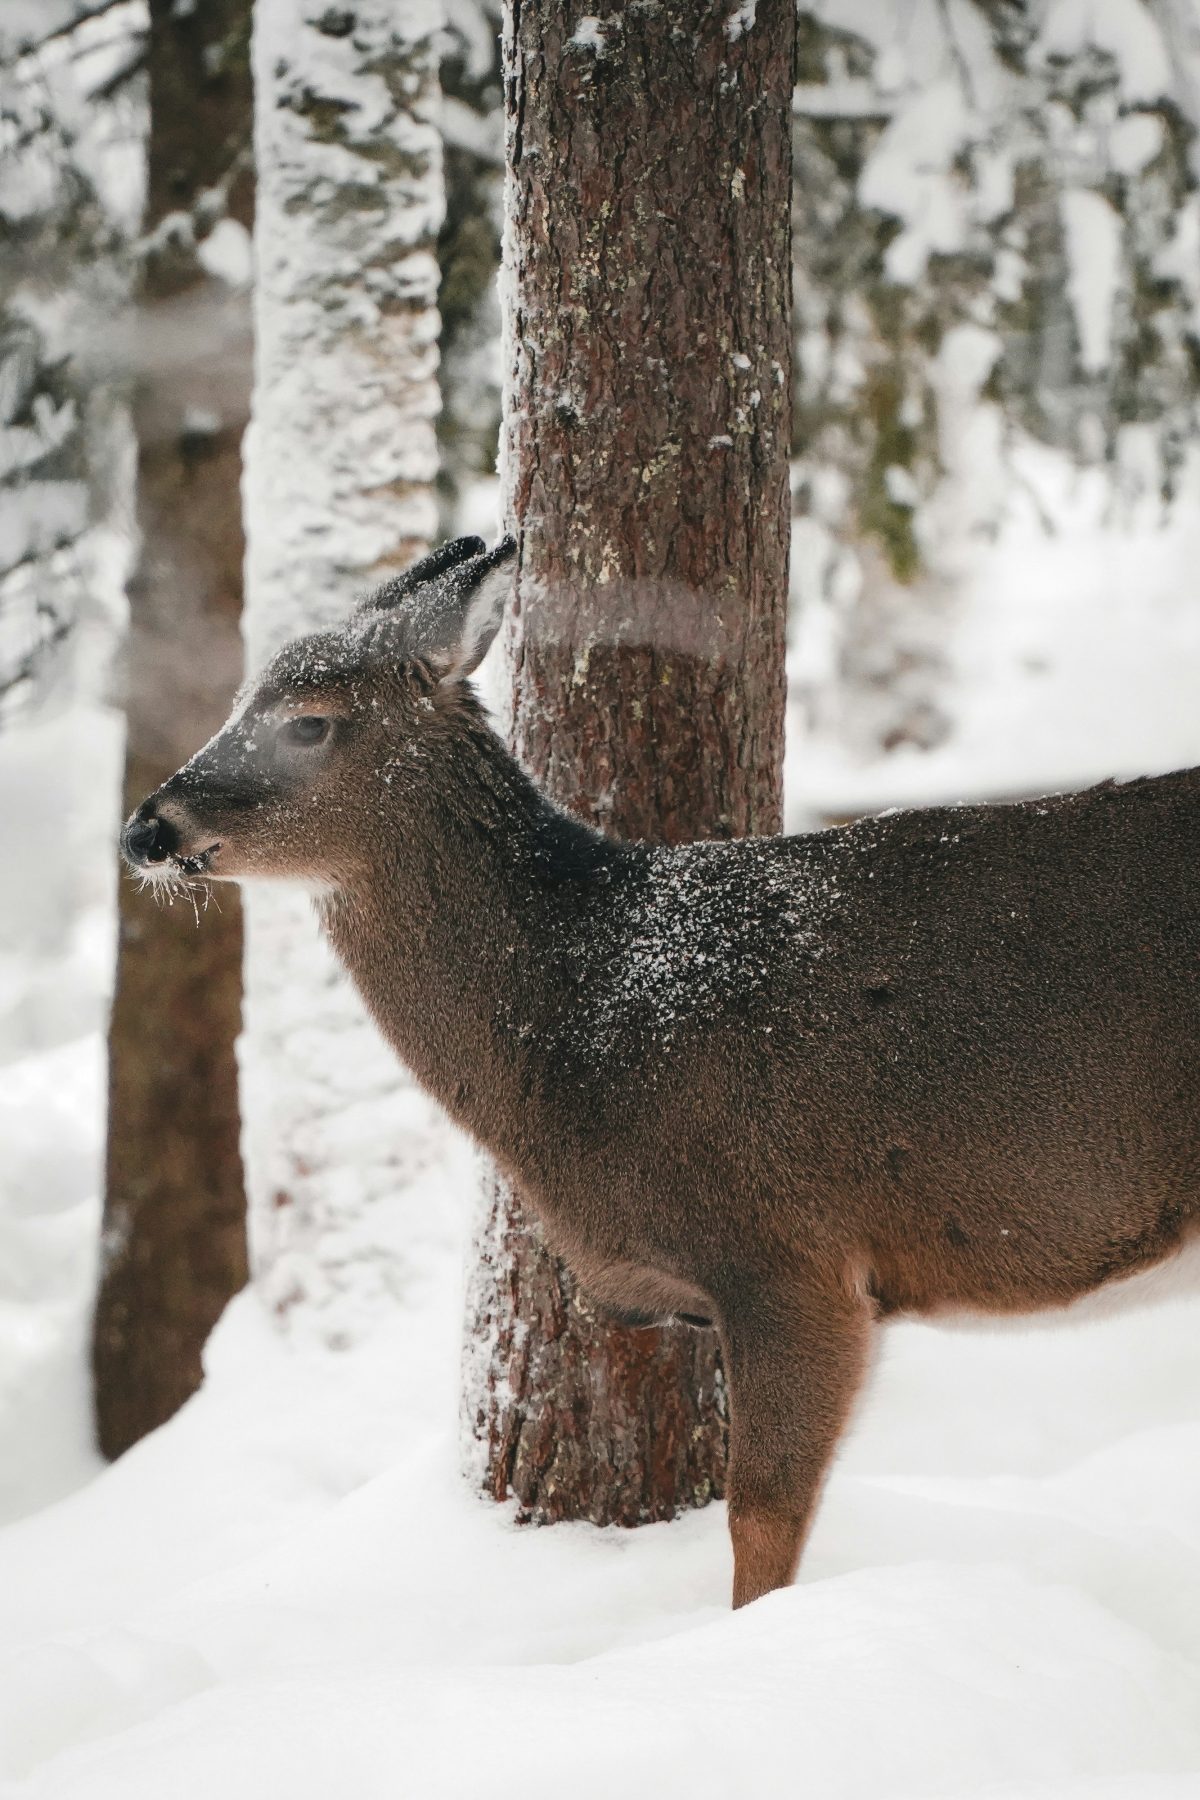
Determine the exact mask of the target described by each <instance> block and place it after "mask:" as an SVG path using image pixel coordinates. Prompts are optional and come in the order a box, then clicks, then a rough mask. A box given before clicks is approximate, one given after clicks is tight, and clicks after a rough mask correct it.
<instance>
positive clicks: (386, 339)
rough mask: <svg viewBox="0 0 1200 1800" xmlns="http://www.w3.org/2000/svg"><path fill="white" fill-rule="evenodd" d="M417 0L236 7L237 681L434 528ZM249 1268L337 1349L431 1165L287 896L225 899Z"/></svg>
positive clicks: (414, 1113)
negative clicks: (244, 219)
mask: <svg viewBox="0 0 1200 1800" xmlns="http://www.w3.org/2000/svg"><path fill="white" fill-rule="evenodd" d="M439 25H440V9H439V7H438V5H437V4H436V3H435V0H368V4H365V5H355V6H353V7H346V8H341V7H333V6H329V5H326V4H324V0H257V4H256V5H255V9H254V46H253V61H254V79H255V152H256V166H257V175H258V197H257V213H256V223H255V249H256V257H257V283H256V290H255V338H256V356H257V363H256V374H255V388H254V401H253V418H252V424H251V428H250V432H249V435H248V440H247V445H246V482H245V498H246V523H247V536H248V560H247V593H246V611H245V638H246V647H247V656H248V662H249V665H250V667H251V668H255V667H258V666H259V665H261V663H262V662H263V661H264V659H265V658H266V657H267V656H269V655H270V653H271V652H272V651H273V650H274V649H276V648H277V647H278V645H279V644H280V643H282V642H283V641H285V640H286V639H287V638H289V637H292V636H294V635H295V634H296V633H298V632H301V631H305V630H311V629H314V628H316V627H319V626H320V625H321V624H323V623H326V622H328V621H331V620H334V619H337V618H339V617H341V616H342V615H343V614H344V613H345V611H346V610H347V608H348V607H349V605H350V603H351V601H352V600H353V598H354V596H355V595H356V594H358V593H360V592H361V591H363V590H364V589H365V588H367V587H369V586H370V585H371V584H372V583H373V582H375V581H377V580H379V579H381V578H382V577H383V576H385V575H386V574H388V573H389V572H391V571H394V570H395V569H397V568H399V567H401V566H402V565H403V564H404V563H406V562H407V561H408V560H409V559H410V558H411V557H412V556H413V554H414V553H415V552H417V551H418V550H420V549H421V548H423V547H424V546H425V545H426V543H427V542H428V541H429V539H430V538H431V536H432V534H433V532H434V529H435V523H436V505H435V498H434V490H433V483H434V477H435V475H436V470H437V455H436V443H435V427H434V420H435V415H436V413H437V407H438V391H437V380H436V369H437V337H438V317H437V311H436V294H437V279H438V269H437V261H436V257H435V254H434V248H435V243H436V236H437V231H438V227H439V224H440V223H441V218H442V208H443V199H442V172H441V151H440V140H439V136H438V130H437V123H436V120H437V98H438V95H437V74H436V71H437V51H438V42H437V34H438V28H439ZM246 929H247V953H246V1015H245V1032H244V1035H243V1038H242V1044H241V1061H242V1072H243V1116H244V1138H243V1144H244V1150H245V1153H246V1162H247V1186H248V1192H249V1200H250V1228H251V1231H250V1235H251V1256H252V1261H253V1264H254V1266H255V1269H256V1272H257V1276H258V1279H259V1281H260V1283H261V1285H262V1288H263V1291H264V1293H265V1295H266V1296H267V1298H268V1301H269V1302H270V1303H271V1304H272V1305H273V1306H274V1307H275V1308H276V1309H277V1310H278V1311H279V1312H280V1313H281V1314H283V1313H290V1312H292V1311H293V1310H295V1311H296V1312H297V1313H299V1314H302V1316H303V1317H304V1319H305V1321H306V1324H307V1325H308V1326H309V1327H310V1328H312V1329H313V1330H315V1331H316V1332H317V1333H318V1334H319V1335H320V1336H322V1337H323V1338H324V1339H325V1340H326V1341H330V1342H339V1341H345V1340H346V1339H348V1338H350V1337H353V1336H354V1335H356V1334H357V1333H358V1332H359V1331H360V1330H361V1329H362V1328H363V1326H364V1323H365V1321H366V1320H367V1319H368V1317H369V1315H370V1312H371V1309H372V1307H373V1306H374V1305H375V1304H376V1303H377V1302H381V1301H382V1302H384V1303H389V1302H390V1301H391V1300H392V1299H393V1298H394V1296H395V1294H396V1292H397V1291H398V1288H399V1285H400V1281H401V1278H402V1272H403V1236H404V1218H403V1208H402V1206H399V1205H397V1204H396V1197H397V1193H398V1191H399V1190H402V1189H403V1188H404V1186H405V1184H406V1183H407V1182H409V1181H410V1180H411V1179H412V1178H413V1177H414V1176H415V1175H416V1174H417V1173H419V1172H420V1171H421V1169H422V1168H423V1167H425V1166H426V1165H427V1164H428V1163H429V1162H430V1161H431V1160H432V1159H435V1158H436V1157H437V1156H438V1155H439V1154H440V1149H439V1144H440V1132H441V1127H440V1125H439V1123H438V1121H437V1119H436V1117H435V1114H434V1112H433V1110H432V1108H431V1107H430V1105H429V1104H428V1103H427V1102H426V1101H425V1100H424V1099H423V1098H421V1097H420V1096H419V1095H418V1094H417V1093H416V1091H415V1089H413V1088H412V1087H411V1085H410V1084H409V1083H407V1081H406V1080H405V1078H404V1077H403V1076H402V1075H401V1073H400V1072H399V1070H398V1069H397V1068H396V1065H395V1063H394V1060H393V1059H392V1057H391V1054H390V1052H388V1051H386V1050H385V1049H384V1047H383V1044H382V1042H381V1041H380V1039H379V1036H378V1033H377V1032H376V1030H375V1028H374V1027H373V1026H372V1025H371V1024H370V1023H369V1021H368V1019H367V1017H366V1015H365V1013H364V1010H363V1008H362V1006H361V1003H360V1002H359V1000H358V999H357V997H356V995H355V994H354V993H353V991H352V990H351V988H350V986H349V984H348V983H347V982H346V980H345V979H344V978H343V977H342V975H341V974H340V973H339V972H338V971H337V969H336V968H335V966H334V964H333V960H332V957H331V955H330V954H329V952H328V951H327V950H326V949H325V947H324V946H323V945H322V943H321V942H320V940H319V938H318V934H317V931H316V926H315V922H314V920H313V918H312V916H311V907H310V903H309V901H308V900H307V899H305V898H304V896H303V895H294V894H291V893H285V892H272V891H267V890H259V891H254V892H251V893H250V894H249V895H248V896H247V900H246Z"/></svg>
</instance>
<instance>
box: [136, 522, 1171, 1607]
mask: <svg viewBox="0 0 1200 1800" xmlns="http://www.w3.org/2000/svg"><path fill="white" fill-rule="evenodd" d="M465 555H466V553H465V552H462V553H460V558H459V561H458V563H457V565H455V567H456V568H457V570H458V571H459V573H458V574H457V575H456V576H455V579H456V580H457V581H458V588H461V589H462V590H463V591H462V592H459V591H458V589H455V592H454V594H452V595H451V596H450V598H449V599H448V598H447V596H446V593H444V592H442V591H441V587H439V584H442V585H443V586H444V583H445V577H444V576H443V575H440V574H439V573H438V571H437V570H434V572H433V574H432V575H431V576H430V577H429V580H428V583H427V586H428V587H429V589H430V591H431V592H432V593H433V594H434V598H435V599H436V600H437V604H436V605H427V606H426V607H425V610H424V613H423V614H422V612H421V605H420V602H421V601H422V598H423V596H424V592H425V590H424V589H423V588H422V587H421V585H420V576H419V574H418V576H417V577H416V578H414V585H413V586H412V587H410V588H409V589H408V590H406V591H401V592H398V593H397V592H396V591H395V589H393V590H388V592H387V593H385V595H384V596H382V597H379V598H377V600H376V601H375V602H374V603H373V605H372V607H370V608H369V609H367V610H366V611H365V612H364V613H363V614H361V615H360V616H359V617H358V619H357V620H356V621H355V622H353V623H352V624H351V626H349V627H347V628H346V630H345V631H343V632H341V633H330V634H326V635H325V636H323V637H321V638H318V639H309V640H305V641H303V642H302V643H300V644H298V645H295V646H292V647H290V648H289V650H287V651H285V652H283V653H282V654H281V656H280V657H279V658H278V659H277V660H276V662H275V664H273V665H272V667H271V668H270V669H268V670H267V672H266V674H265V675H264V676H263V677H262V679H261V680H260V681H259V683H258V684H257V685H256V686H255V687H254V689H253V690H252V692H251V694H250V696H249V699H248V701H247V703H246V705H245V707H244V709H243V711H242V712H241V713H240V714H238V713H235V716H234V719H233V720H232V721H231V723H230V724H229V725H228V726H227V727H226V728H225V731H224V732H223V733H222V734H221V735H220V736H219V737H218V738H217V739H215V740H214V742H213V744H211V745H209V746H207V747H206V749H205V750H204V751H202V752H201V753H200V754H199V755H198V756H197V757H196V758H194V759H193V761H192V762H191V763H190V764H189V765H187V767H186V768H184V769H183V770H181V771H180V773H179V774H177V775H175V776H173V777H172V778H171V780H170V781H168V782H167V783H166V784H165V785H164V786H163V787H162V788H161V789H160V790H159V791H158V794H157V795H155V796H153V797H152V799H151V801H149V802H147V805H146V807H145V808H143V809H141V811H140V813H139V814H138V815H135V818H143V819H146V818H149V819H152V820H153V819H162V820H165V821H167V825H168V828H169V830H170V832H171V834H172V837H173V849H172V853H171V857H170V858H169V859H168V861H167V862H166V863H165V864H164V865H163V866H164V867H166V868H168V869H170V868H172V867H177V866H178V865H179V863H180V861H181V859H189V858H194V859H196V861H195V864H194V865H193V866H201V865H205V864H207V872H208V873H210V874H212V875H213V876H214V877H226V878H233V879H238V878H241V877H243V876H250V875H256V874H289V875H296V876H303V877H305V878H308V879H310V880H315V881H317V882H319V883H321V884H323V886H324V889H325V891H324V893H323V895H322V897H321V899H320V900H319V902H318V905H319V909H320V913H321V917H322V920H323V922H324V925H325V929H326V930H327V932H328V933H329V936H330V938H331V939H332V941H333V944H334V946H335V948H336V949H337V951H338V953H339V955H340V956H341V958H342V959H343V961H344V962H345V964H346V967H347V968H348V969H349V970H350V972H351V974H352V975H353V977H354V979H355V980H356V982H357V983H358V985H359V987H360V989H361V991H362V993H363V995H364V997H365V999H366V1002H367V1004H368V1006H369V1007H370V1008H371V1011H372V1013H373V1014H374V1016H375V1018H376V1020H377V1021H378V1023H379V1026H380V1029H381V1030H382V1031H383V1032H384V1033H385V1035H386V1036H387V1037H388V1039H389V1040H390V1041H391V1043H392V1044H393V1046H394V1047H395V1050H396V1052H397V1054H398V1055H399V1056H400V1057H401V1058H402V1059H403V1061H404V1062H406V1063H407V1064H408V1065H409V1067H410V1068H411V1069H412V1070H413V1072H414V1074H415V1075H416V1077H417V1078H418V1079H419V1080H420V1081H421V1082H422V1083H423V1084H424V1085H425V1086H426V1087H427V1088H428V1089H429V1090H430V1091H431V1092H432V1093H433V1094H434V1095H436V1096H437V1098H438V1099H439V1100H440V1101H441V1102H442V1103H443V1104H444V1105H445V1107H446V1108H447V1110H448V1111H449V1112H450V1113H451V1115H452V1116H453V1117H454V1118H455V1119H456V1120H457V1121H458V1122H459V1124H461V1125H462V1126H464V1127H465V1128H466V1129H467V1130H468V1131H469V1132H471V1133H472V1134H473V1135H474V1136H475V1137H476V1138H477V1139H478V1141H479V1142H480V1143H482V1144H483V1145H485V1146H486V1147H487V1148H488V1149H489V1150H490V1151H491V1153H492V1154H493V1155H494V1156H495V1157H496V1158H497V1159H498V1161H499V1162H500V1163H501V1165H502V1166H503V1167H504V1169H505V1170H506V1171H507V1172H508V1174H509V1175H510V1176H511V1178H512V1179H513V1180H514V1181H515V1182H516V1183H517V1184H518V1185H519V1187H520V1190H521V1192H522V1194H523V1196H524V1198H525V1200H526V1201H527V1203H528V1205H529V1206H530V1207H531V1208H533V1209H534V1211H535V1212H536V1213H537V1215H538V1216H539V1218H540V1219H541V1221H542V1223H543V1226H544V1229H545V1232H546V1235H547V1238H548V1239H549V1241H550V1242H551V1244H552V1245H553V1246H554V1247H555V1248H556V1249H557V1250H558V1251H559V1252H560V1253H561V1254H562V1255H563V1256H564V1257H566V1259H567V1260H568V1262H569V1263H570V1264H571V1266H572V1267H573V1269H574V1270H575V1272H576V1274H577V1275H578V1277H579V1279H580V1280H581V1282H582V1283H583V1285H584V1286H585V1288H586V1289H588V1290H589V1291H590V1293H591V1294H592V1295H593V1296H594V1297H595V1298H596V1299H597V1300H598V1301H599V1302H600V1303H602V1304H604V1305H607V1306H609V1307H611V1308H613V1309H614V1310H616V1311H618V1312H620V1313H625V1314H632V1315H638V1316H641V1317H646V1316H650V1317H654V1318H662V1317H665V1316H668V1315H671V1314H688V1315H691V1316H692V1317H693V1318H695V1319H698V1320H712V1321H713V1323H714V1324H715V1326H716V1329H717V1330H718V1331H719V1333H720V1336H721V1342H722V1346H723V1350H724V1355H725V1360H726V1367H727V1370H728V1376H729V1382H730V1397H731V1417H732V1442H731V1465H730V1479H729V1495H730V1500H729V1505H730V1527H731V1532H732V1535H733V1541H734V1551H735V1580H734V1599H735V1604H738V1605H741V1604H744V1603H745V1602H747V1601H749V1600H752V1599H754V1598H756V1597H757V1596H758V1595H759V1594H762V1593H765V1592H767V1591H768V1590H769V1589H771V1588H774V1587H778V1586H780V1585H783V1584H785V1583H786V1582H788V1581H789V1580H790V1579H791V1577H792V1573H793V1571H794V1568H795V1564H796V1559H797V1557H798V1555H799V1550H800V1546H801V1543H802V1541H803V1538H804V1535H805V1532H806V1530H807V1528H808V1525H809V1522H810V1520H811V1517H812V1513H813V1509H814V1506H815V1502H816V1499H817V1496H818V1494H819V1490H820V1486H821V1482H822V1480H823V1477H824V1474H825V1471H826V1468H827V1466H828V1463H829V1461H830V1458H831V1456H832V1453H833V1450H834V1447H835V1445H836V1443H837V1441H838V1438H839V1435H840V1433H841V1431H842V1429H843V1427H844V1425H845V1423H846V1419H847V1416H848V1414H849V1411H850V1408H851V1405H852V1403H853V1400H854V1397H855V1393H856V1391H857V1389H858V1387H859V1385H860V1383H861V1380H862V1377H863V1372H864V1369H865V1367H866V1364H867V1360H868V1356H869V1351H870V1343H871V1338H872V1335H873V1329H874V1326H875V1323H876V1321H877V1320H879V1319H881V1318H884V1317H886V1316H888V1315H893V1314H897V1313H917V1314H926V1315H936V1314H939V1313H949V1312H955V1311H976V1312H982V1313H987V1314H993V1315H995V1314H1006V1313H1007V1314H1013V1313H1026V1312H1031V1311H1034V1310H1036V1309H1039V1308H1045V1307H1054V1306H1061V1305H1065V1304H1067V1303H1069V1302H1071V1301H1073V1300H1075V1299H1077V1298H1078V1297H1080V1296H1082V1295H1084V1294H1087V1293H1089V1292H1091V1291H1092V1290H1095V1289H1096V1288H1098V1287H1100V1286H1101V1285H1102V1284H1104V1283H1108V1282H1112V1281H1114V1280H1116V1279H1117V1278H1118V1277H1122V1276H1126V1275H1131V1274H1133V1273H1136V1272H1137V1271H1138V1270H1140V1269H1143V1268H1146V1267H1149V1266H1150V1265H1153V1264H1154V1263H1156V1262H1159V1261H1161V1260H1162V1259H1164V1258H1166V1257H1168V1256H1170V1255H1171V1254H1172V1253H1173V1252H1174V1251H1176V1250H1177V1249H1178V1248H1179V1247H1180V1246H1181V1245H1182V1244H1183V1243H1184V1241H1185V1240H1186V1239H1188V1238H1189V1237H1193V1236H1195V1234H1197V1232H1198V1231H1200V1182H1198V1175H1200V1167H1198V1165H1200V1132H1198V1130H1197V1117H1198V1105H1197V1103H1198V1100H1200V1094H1198V1092H1197V1088H1198V1076H1200V1064H1198V1057H1197V1050H1198V1043H1200V882H1198V881H1197V870H1196V861H1197V851H1198V850H1200V772H1195V771H1192V772H1188V773H1184V774H1176V775H1167V776H1163V777H1160V778H1156V779H1152V780H1144V781H1137V782H1131V783H1129V784H1126V785H1122V786H1115V785H1111V784H1109V785H1106V786H1104V787H1100V788H1095V789H1092V790H1090V791H1088V792H1086V793H1082V794H1074V795H1068V796H1065V797H1061V798H1056V799H1050V800H1044V801H1038V802H1032V803H1028V804H1022V805H1016V806H978V807H966V808H962V809H954V810H951V809H936V810H929V811H920V812H909V813H901V814H896V815H893V816H890V817H885V818H880V819H871V820H867V821H864V822H862V823H860V824H857V825H853V826H849V827H846V828H844V829H839V830H835V831H830V832H825V833H822V834H819V835H815V836H810V837H793V838H775V839H755V840H745V841H741V842H734V843H720V844H699V845H687V846H683V847H680V848H677V849H661V848H652V847H649V846H645V845H639V844H621V843H613V842H610V841H606V840H604V839H602V838H600V837H598V836H596V835H595V834H594V833H593V832H591V831H589V830H588V829H586V828H585V827H584V826H582V825H580V824H578V823H576V822H574V821H572V820H570V819H568V818H566V817H564V816H563V815H562V814H560V813H558V812H557V811H555V810H554V809H553V808H552V807H551V806H550V805H549V804H548V802H547V801H546V800H545V799H543V797H542V796H541V795H540V794H539V793H538V792H537V791H536V790H535V789H534V787H533V786H532V784H531V783H530V782H529V781H528V780H527V779H526V777H525V776H524V775H523V774H522V772H521V771H520V770H519V769H518V768H517V766H516V765H515V763H514V762H513V761H512V759H511V758H510V757H509V755H508V754H507V752H506V751H505V749H504V748H503V746H502V745H501V744H500V742H499V741H498V740H497V738H496V737H495V736H494V735H493V733H492V732H491V731H490V730H489V728H488V727H487V725H486V724H485V722H484V721H483V719H482V716H481V714H480V710H479V707H478V705H477V703H476V701H475V699H474V697H473V695H472V693H471V690H470V688H469V687H468V686H467V685H466V684H465V683H464V682H463V681H462V679H461V676H462V674H463V673H464V672H467V671H469V669H470V667H472V666H473V663H474V661H475V660H477V656H478V654H479V653H480V650H481V648H482V647H483V645H484V644H485V641H486V637H487V635H488V633H487V632H483V633H480V631H479V629H478V626H479V621H478V618H475V619H474V621H473V623H472V626H471V631H473V632H474V633H475V635H474V637H471V641H470V642H469V643H468V642H466V639H467V638H468V637H470V636H471V634H470V632H467V631H466V630H465V628H464V627H463V620H464V618H465V608H466V607H467V605H468V602H471V596H472V595H475V596H476V597H477V596H478V594H479V593H480V592H481V591H483V588H484V587H485V586H486V583H487V581H488V580H490V579H492V575H491V574H489V571H492V572H494V571H497V570H499V569H500V568H501V567H502V564H503V559H504V551H503V550H501V551H500V552H496V553H493V556H492V557H491V558H490V559H488V558H480V557H475V558H474V561H470V560H467V561H464V560H463V557H464V556H465ZM483 564H486V565H487V567H486V568H483V567H482V566H481V565H483ZM464 569H465V570H466V571H467V573H466V574H462V571H463V570H464ZM451 572H452V574H454V568H452V571H451ZM472 584H474V585H472ZM439 595H440V597H439ZM389 596H390V597H389ZM413 596H415V599H414V598H413ZM471 603H472V604H473V603H474V602H471ZM393 605H394V607H395V611H394V612H393V611H392V610H390V609H391V608H392V607H393ZM431 619H432V620H433V623H432V624H431V622H430V621H431ZM493 628H494V618H493V619H492V620H491V621H490V622H489V623H488V631H489V632H490V630H491V629H493ZM460 629H462V632H463V643H462V644H460V643H459V639H458V636H456V632H458V631H459V630H460ZM281 711H282V712H291V713H296V712H300V713H306V714H321V715H324V716H329V717H332V718H334V719H335V721H336V723H335V725H334V728H333V732H332V736H331V738H330V740H329V741H328V742H327V743H326V744H324V745H322V746H321V747H320V748H319V749H318V750H314V751H304V752H299V753H297V752H293V751H287V752H286V753H281V752H279V751H278V749H277V748H273V745H274V743H275V740H274V739H273V738H272V731H273V729H274V727H273V725H272V724H271V723H270V721H272V720H274V719H276V718H277V717H278V716H279V714H280V712H281ZM214 844H216V845H217V846H218V847H217V848H215V849H213V848H211V846H213V845H214Z"/></svg>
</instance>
